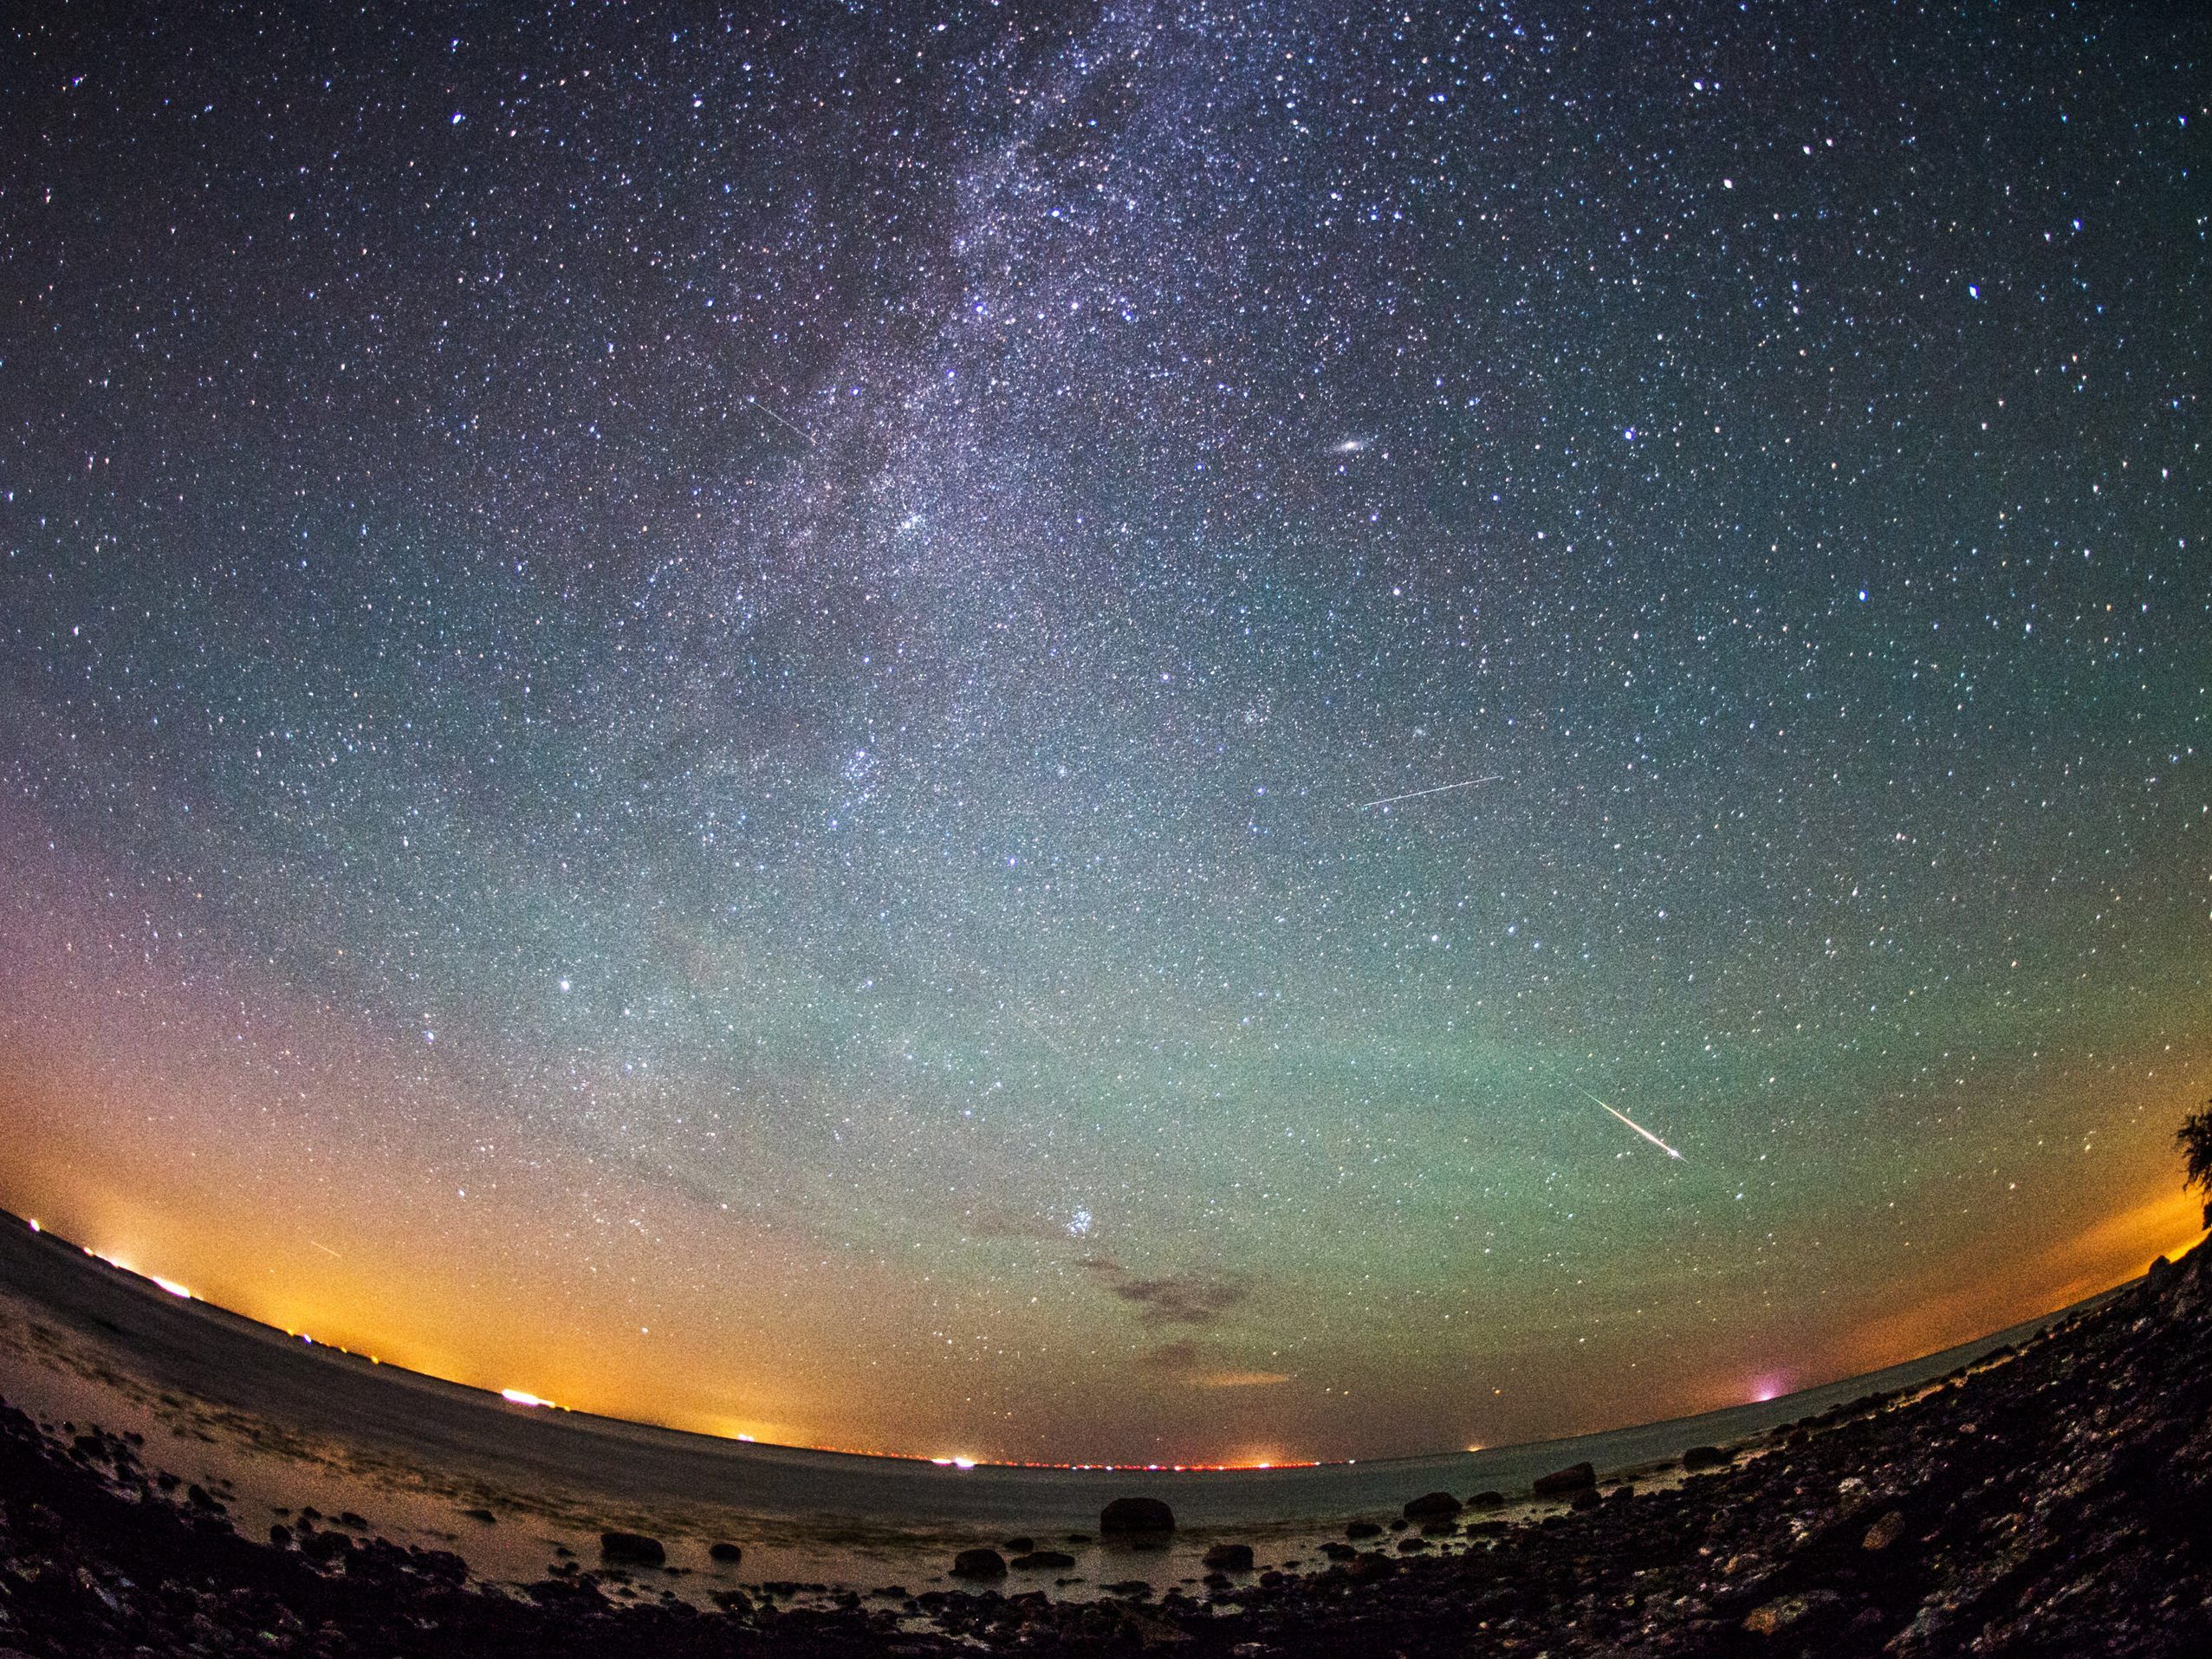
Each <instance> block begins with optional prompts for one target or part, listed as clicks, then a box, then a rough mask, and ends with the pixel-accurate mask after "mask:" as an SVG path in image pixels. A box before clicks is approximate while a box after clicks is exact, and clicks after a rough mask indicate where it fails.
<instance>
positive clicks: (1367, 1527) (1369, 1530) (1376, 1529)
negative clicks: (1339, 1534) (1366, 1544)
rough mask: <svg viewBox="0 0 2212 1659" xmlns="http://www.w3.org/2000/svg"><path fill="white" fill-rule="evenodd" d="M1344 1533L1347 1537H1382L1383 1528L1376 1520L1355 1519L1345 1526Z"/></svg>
mask: <svg viewBox="0 0 2212 1659" xmlns="http://www.w3.org/2000/svg"><path fill="white" fill-rule="evenodd" d="M1344 1535H1345V1536H1346V1538H1380V1537H1381V1536H1382V1535H1383V1529H1382V1527H1381V1526H1380V1525H1379V1524H1378V1523H1377V1522H1375V1521H1372V1520H1355V1521H1352V1522H1351V1523H1350V1524H1349V1525H1347V1526H1346V1527H1345V1529H1344Z"/></svg>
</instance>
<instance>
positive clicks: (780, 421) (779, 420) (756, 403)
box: [745, 393, 814, 450]
mask: <svg viewBox="0 0 2212 1659" xmlns="http://www.w3.org/2000/svg"><path fill="white" fill-rule="evenodd" d="M745 401H746V402H747V403H749V404H750V405H752V406H753V407H754V408H756V409H757V410H759V411H760V412H761V413H762V414H763V415H766V416H767V417H768V418H769V419H770V420H772V421H774V422H775V424H777V425H778V426H781V427H782V428H783V430H784V431H787V432H788V433H790V434H791V435H792V436H793V437H795V438H797V439H799V440H800V442H801V443H803V444H805V445H806V446H807V447H808V449H810V450H811V449H813V448H814V439H813V438H811V437H808V435H807V434H806V433H805V432H804V431H801V430H800V429H799V428H798V427H796V426H794V425H793V424H791V423H790V422H789V421H788V420H786V419H784V418H783V417H782V416H781V415H779V414H777V413H776V412H775V410H773V409H771V408H769V406H768V405H766V404H764V403H762V401H761V400H760V399H758V398H756V397H754V396H752V395H751V394H750V393H748V394H747V395H746V398H745Z"/></svg>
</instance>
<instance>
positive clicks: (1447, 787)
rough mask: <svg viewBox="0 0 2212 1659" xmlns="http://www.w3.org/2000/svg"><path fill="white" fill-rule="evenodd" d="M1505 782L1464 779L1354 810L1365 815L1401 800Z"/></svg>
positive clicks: (1362, 804)
mask: <svg viewBox="0 0 2212 1659" xmlns="http://www.w3.org/2000/svg"><path fill="white" fill-rule="evenodd" d="M1504 781H1505V780H1504V779H1503V778H1502V777H1495V778H1462V779H1461V780H1460V781H1458V782H1457V783H1440V784H1438V785H1437V787H1435V788H1433V789H1410V790H1408V791H1407V792H1406V793H1405V794H1402V795H1385V796H1384V797H1383V798H1382V799H1381V800H1363V801H1361V802H1360V803H1359V805H1358V806H1357V807H1353V808H1352V811H1354V812H1356V813H1364V812H1368V811H1371V810H1372V808H1374V807H1393V806H1396V805H1397V804H1398V802H1399V801H1401V800H1420V799H1421V797H1422V796H1424V795H1441V794H1449V793H1450V791H1452V790H1454V789H1472V788H1473V787H1475V786H1476V784H1478V783H1503V782H1504Z"/></svg>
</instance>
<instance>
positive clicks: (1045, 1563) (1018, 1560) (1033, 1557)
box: [1007, 1550, 1075, 1572]
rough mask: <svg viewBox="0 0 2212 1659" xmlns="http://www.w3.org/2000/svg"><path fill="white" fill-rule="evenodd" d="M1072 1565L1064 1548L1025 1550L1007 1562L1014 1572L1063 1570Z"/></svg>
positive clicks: (1072, 1559)
mask: <svg viewBox="0 0 2212 1659" xmlns="http://www.w3.org/2000/svg"><path fill="white" fill-rule="evenodd" d="M1007 1565H1009V1566H1010V1567H1012V1568H1013V1569H1014V1570H1015V1572H1066V1571H1067V1569H1068V1568H1070V1567H1072V1566H1074V1565H1075V1558H1074V1556H1072V1555H1070V1554H1068V1553H1067V1551H1065V1550H1025V1551H1024V1552H1022V1553H1021V1554H1020V1555H1017V1556H1015V1558H1014V1559H1012V1560H1011V1561H1009V1562H1008V1563H1007Z"/></svg>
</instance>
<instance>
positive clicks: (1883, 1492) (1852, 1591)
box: [0, 1247, 2212, 1659]
mask: <svg viewBox="0 0 2212 1659" xmlns="http://www.w3.org/2000/svg"><path fill="white" fill-rule="evenodd" d="M2208 1408H2212V1248H2207V1247H2199V1248H2198V1249H2197V1250H2196V1251H2194V1252H2193V1253H2191V1254H2190V1255H2189V1256H2188V1257H2185V1258H2184V1259H2183V1260H2182V1261H2181V1262H2180V1263H2179V1264H2176V1265H2174V1266H2167V1265H2166V1264H2164V1263H2163V1262H2162V1263H2161V1264H2160V1266H2159V1267H2157V1269H2155V1270H2154V1271H2153V1272H2152V1273H2151V1275H2150V1278H2149V1279H2148V1280H2145V1281H2144V1283H2142V1284H2141V1285H2139V1286H2136V1287H2134V1288H2131V1289H2130V1290H2129V1291H2127V1292H2125V1293H2122V1294H2120V1295H2118V1296H2116V1297H2114V1298H2113V1299H2110V1300H2108V1301H2106V1302H2105V1303H2104V1304H2102V1305H2100V1306H2098V1307H2097V1308H2095V1309H2094V1310H2093V1311H2091V1312H2086V1313H2083V1314H2080V1315H2079V1316H2077V1317H2075V1318H2073V1319H2071V1320H2069V1321H2067V1322H2066V1323H2065V1324H2063V1325H2057V1326H2054V1327H2053V1328H2052V1329H2050V1330H2049V1331H2047V1332H2045V1333H2044V1334H2043V1335H2041V1336H2040V1337H2038V1338H2035V1339H2034V1340H2033V1341H2031V1342H2029V1343H2027V1344H2026V1345H2023V1346H2022V1347H2021V1348H2019V1349H2017V1350H2001V1351H1999V1352H1998V1353H1997V1354H1996V1355H1994V1356H1992V1357H1991V1358H1990V1359H1989V1360H1988V1361H1985V1362H1983V1363H1982V1364H1980V1365H1977V1366H1976V1367H1975V1368H1974V1369H1973V1370H1972V1371H1970V1372H1969V1373H1966V1374H1955V1375H1954V1376H1953V1377H1949V1378H1947V1379H1944V1380H1943V1382H1941V1383H1939V1384H1934V1385H1932V1386H1930V1388H1927V1389H1924V1390H1908V1391H1907V1392H1905V1393H1904V1394H1902V1395H1899V1396H1895V1397H1869V1398H1867V1399H1865V1400H1862V1401H1858V1402H1857V1403H1853V1404H1852V1405H1850V1406H1846V1407H1843V1408H1839V1410H1833V1411H1830V1412H1827V1413H1825V1414H1823V1415H1822V1416H1820V1417H1818V1418H1813V1419H1808V1420H1807V1421H1804V1422H1799V1423H1796V1424H1794V1425H1790V1426H1788V1427H1787V1428H1785V1429H1781V1430H1778V1431H1776V1432H1775V1433H1774V1434H1773V1435H1768V1436H1764V1437H1762V1438H1761V1440H1760V1441H1758V1442H1754V1443H1752V1444H1750V1445H1748V1446H1745V1447H1742V1448H1723V1449H1722V1450H1720V1451H1718V1452H1710V1451H1708V1452H1703V1453H1702V1454H1701V1455H1699V1456H1697V1457H1696V1458H1694V1459H1692V1460H1691V1461H1692V1462H1693V1463H1703V1464H1717V1465H1718V1467H1716V1468H1710V1469H1709V1470H1708V1471H1706V1472H1700V1473H1694V1474H1687V1475H1686V1476H1685V1478H1683V1480H1682V1481H1681V1482H1680V1484H1679V1485H1658V1486H1651V1485H1647V1486H1646V1487H1645V1488H1644V1489H1643V1490H1636V1489H1633V1488H1631V1487H1627V1486H1625V1485H1623V1484H1621V1483H1618V1482H1611V1483H1601V1485H1600V1486H1591V1485H1586V1484H1583V1483H1581V1482H1578V1481H1576V1480H1575V1479H1574V1478H1573V1475H1572V1474H1569V1475H1568V1476H1567V1478H1566V1479H1565V1480H1563V1481H1560V1483H1559V1487H1558V1489H1559V1490H1560V1494H1561V1500H1560V1501H1559V1502H1558V1503H1557V1504H1556V1506H1555V1507H1548V1508H1547V1512H1545V1513H1539V1514H1538V1515H1537V1516H1536V1517H1535V1518H1534V1519H1530V1520H1526V1521H1521V1522H1508V1521H1506V1520H1499V1519H1496V1518H1495V1516H1489V1515H1487V1514H1486V1512H1485V1511H1484V1509H1482V1507H1480V1506H1479V1505H1468V1504H1467V1500H1468V1499H1469V1498H1473V1497H1474V1496H1475V1495H1476V1494H1464V1495H1460V1494H1407V1496H1408V1500H1409V1506H1408V1514H1407V1515H1406V1516H1403V1517H1399V1518H1398V1519H1397V1520H1395V1521H1394V1522H1393V1523H1392V1525H1391V1526H1388V1527H1378V1526H1374V1525H1372V1524H1369V1525H1363V1526H1355V1527H1353V1528H1352V1529H1351V1531H1352V1533H1353V1534H1356V1535H1357V1536H1356V1537H1349V1536H1348V1537H1347V1539H1345V1540H1344V1541H1342V1542H1339V1543H1335V1544H1332V1545H1330V1546H1326V1548H1325V1550H1324V1552H1323V1554H1324V1557H1325V1564H1324V1563H1323V1562H1316V1563H1315V1564H1314V1566H1315V1568H1316V1570H1314V1571H1312V1572H1298V1573H1285V1572H1265V1573H1262V1574H1260V1575H1259V1576H1258V1577H1257V1578H1254V1577H1253V1576H1252V1575H1250V1574H1249V1573H1241V1572H1234V1571H1233V1570H1227V1571H1222V1572H1216V1573H1214V1574H1212V1575H1210V1578H1209V1580H1208V1584H1207V1586H1206V1587H1205V1588H1203V1589H1201V1590H1197V1591H1193V1592H1190V1593H1186V1592H1184V1591H1172V1592H1171V1593H1169V1594H1168V1595H1166V1596H1164V1597H1158V1598H1157V1599H1153V1598H1151V1593H1150V1591H1147V1590H1145V1588H1144V1586H1142V1585H1137V1584H1132V1585H1131V1586H1128V1587H1127V1589H1126V1592H1125V1593H1124V1594H1122V1595H1119V1596H1116V1597H1109V1598H1108V1599H1106V1601H1103V1602H1094V1603H1087V1604H1086V1603H1075V1602H1054V1601H1050V1600H1048V1599H1047V1598H1046V1597H1044V1596H1043V1595H1042V1594H1041V1593H1034V1592H1033V1593H1028V1594H1020V1595H1006V1594H1003V1593H1002V1592H1001V1591H998V1590H996V1589H993V1588H989V1587H988V1586H987V1585H979V1586H978V1587H976V1588H970V1589H962V1590H958V1591H932V1592H930V1593H927V1594H924V1595H921V1596H918V1597H912V1596H909V1595H907V1594H906V1593H905V1591H903V1590H898V1589H895V1588H886V1589H885V1590H879V1591H874V1592H872V1593H871V1594H868V1595H865V1596H864V1595H860V1594H854V1593H847V1594H846V1595H843V1596H841V1597H835V1598H834V1599H831V1600H829V1601H827V1602H816V1601H815V1600H814V1598H811V1597H805V1596H803V1595H795V1593H794V1592H796V1591H798V1589H799V1587H798V1586H788V1587H784V1589H783V1590H782V1593H778V1592H777V1591H775V1590H772V1589H770V1588H769V1587H763V1589H762V1593H760V1594H759V1595H757V1596H756V1597H748V1596H743V1595H736V1594H731V1595H727V1596H725V1597H723V1600H724V1601H725V1602H726V1604H727V1605H726V1606H725V1608H724V1609H723V1610H722V1611H719V1612H700V1611H698V1610H695V1609H693V1608H691V1607H689V1606H687V1605H685V1604H683V1603H680V1602H678V1601H676V1600H675V1599H674V1598H673V1597H672V1596H667V1595H665V1593H664V1587H663V1586H661V1585H658V1584H656V1583H655V1582H654V1579H655V1569H653V1568H652V1566H650V1565H645V1562H648V1561H650V1559H652V1557H651V1552H646V1553H645V1556H644V1558H643V1559H642V1560H640V1559H638V1558H637V1557H636V1556H635V1555H634V1554H633V1556H632V1560H631V1561H630V1563H629V1564H628V1565H611V1564H610V1563H607V1562H602V1563H600V1564H599V1565H597V1566H595V1567H593V1568H589V1569H587V1567H586V1566H585V1565H583V1564H581V1563H578V1562H561V1563H558V1564H555V1571H554V1572H553V1575H552V1576H550V1577H548V1578H547V1579H546V1580H545V1581H544V1582H543V1583H542V1584H535V1585H532V1586H530V1587H529V1589H528V1590H527V1591H524V1592H522V1593H521V1594H519V1595H517V1594H510V1593H506V1592H503V1591H493V1590H487V1589H484V1588H482V1587H478V1586H473V1585H471V1584H470V1583H469V1582H468V1581H467V1578H466V1575H465V1572H464V1568H463V1565H462V1563H461V1562H460V1560H459V1559H457V1558H456V1557H453V1556H451V1555H446V1554H443V1553H440V1552H431V1551H423V1550H410V1549H402V1548H399V1547H398V1546H394V1545H392V1544H390V1543H387V1542H386V1541H384V1540H382V1539H377V1538H375V1537H374V1536H373V1535H370V1534H369V1533H367V1528H366V1526H356V1525H353V1524H352V1523H353V1522H354V1520H355V1518H354V1517H339V1518H336V1520H326V1519H325V1518H322V1517H318V1516H316V1515H315V1514H314V1513H312V1512H311V1511H310V1512H306V1513H303V1514H302V1515H301V1516H299V1517H297V1518H295V1520H294V1521H293V1522H292V1523H290V1524H287V1525H281V1526H278V1527H277V1528H276V1529H274V1530H273V1532H272V1534H271V1537H270V1539H269V1541H263V1540H262V1539H246V1538H243V1537H241V1536H239V1534H238V1533H237V1532H236V1531H235V1530H234V1529H233V1527H232V1526H231V1524H230V1520H228V1518H227V1517H226V1515H225V1514H224V1510H223V1504H222V1499H221V1495H220V1494H209V1493H206V1492H203V1491H201V1490H199V1489H198V1487H182V1486H181V1485H180V1483H178V1481H176V1480H175V1478H174V1477H173V1476H169V1475H165V1474H163V1473H161V1472H160V1471H157V1470H150V1469H147V1468H144V1467H143V1466H142V1463H141V1460H140V1458H139V1455H138V1451H137V1448H136V1447H135V1445H134V1444H133V1442H131V1441H130V1440H129V1439H128V1438H126V1437H118V1436H114V1435H106V1434H102V1433H101V1432H100V1431H98V1430H97V1429H88V1430H86V1431H85V1432H82V1433H76V1432H75V1431H74V1429H73V1430H72V1433H71V1435H69V1436H68V1437H66V1438H65V1439H63V1440H56V1439H55V1438H52V1437H49V1435H46V1434H44V1433H42V1431H41V1430H40V1429H39V1428H38V1426H37V1425H36V1424H35V1423H34V1422H31V1420H30V1419H29V1418H28V1417H26V1416H23V1414H22V1413H21V1412H19V1411H16V1410H12V1409H6V1410H0V1659H10V1656H11V1655H13V1654H16V1653H22V1654H29V1655H37V1656H46V1655H70V1656H74V1655H80V1654H100V1655H109V1654H114V1655H146V1654H156V1655H163V1656H166V1655H172V1654H203V1655H222V1654H254V1655H256V1656H266V1655H269V1654H301V1655H328V1656H376V1659H386V1656H394V1655H416V1654H426V1655H444V1654H451V1655H455V1656H461V1655H467V1656H490V1655H509V1654H511V1655H525V1654H528V1655H568V1654H574V1655H580V1656H581V1655H589V1656H592V1659H620V1656H626V1655H633V1654H634V1655H640V1656H644V1655H651V1656H653V1659H682V1656H689V1655H706V1654H716V1655H754V1654H757V1655H762V1656H775V1659H799V1656H813V1655H833V1654H834V1655H844V1654H864V1653H865V1654H879V1653H892V1654H897V1653H905V1654H915V1655H927V1654H952V1653H957V1652H965V1653H970V1654H972V1653H973V1652H974V1651H975V1650H976V1648H977V1646H979V1645H980V1646H982V1647H984V1648H987V1649H1025V1650H1028V1649H1037V1650H1044V1651H1067V1652H1072V1653H1089V1652H1107V1651H1128V1650H1132V1649H1175V1650H1176V1651H1177V1653H1178V1654H1181V1655H1186V1656H1190V1659H1200V1656H1205V1655H1211V1654H1217V1653H1225V1654H1229V1655H1236V1656H1240V1659H1242V1656H1249V1659H1260V1656H1272V1655H1284V1656H1302V1655H1321V1654H1327V1655H1329V1656H1331V1659H1345V1656H1357V1655H1364V1654H1385V1655H1387V1654H1404V1655H1409V1656H1411V1655H1420V1654H1430V1653H1450V1654H1453V1655H1473V1656H1482V1655H1488V1654H1493V1653H1495V1654H1525V1655H1531V1656H1534V1655H1537V1654H1548V1655H1551V1656H1555V1659H1560V1656H1568V1655H1596V1654H1606V1655H1630V1654H1638V1655H1674V1654H1761V1655H1768V1654H1771V1655H1777V1656H1780V1655H1797V1654H1822V1655H1826V1654H1874V1653H1889V1654H1897V1655H1936V1654H1953V1653H1969V1652H1971V1653H1976V1654H2049V1655H2087V1654H2118V1655H2151V1654H2157V1655H2190V1656H2202V1655H2206V1654H2212V1416H2209V1415H2208ZM1577 1487H1580V1489H1579V1490H1577V1489H1576V1488H1577ZM1570 1492H1571V1493H1572V1494H1573V1495H1572V1496H1571V1497H1568V1496H1567V1495H1566V1494H1567V1493H1570ZM1483 1496H1484V1500H1485V1501H1490V1500H1491V1499H1490V1497H1489V1494H1483ZM1463 1505H1466V1506H1467V1507H1462V1506H1463ZM635 1542H636V1543H639V1544H643V1543H645V1542H648V1541H647V1540H636V1541H635ZM620 1553H621V1552H620V1551H619V1549H618V1550H617V1551H615V1552H613V1555H614V1556H618V1557H619V1554H620ZM1216 1554H1217V1555H1218V1556H1219V1557H1220V1565H1223V1567H1224V1568H1226V1569H1233V1568H1234V1567H1235V1566H1236V1565H1237V1552H1236V1547H1235V1546H1227V1547H1226V1548H1225V1549H1223V1550H1221V1551H1217V1552H1216ZM1245 1559H1249V1558H1245ZM970 1565H971V1566H973V1567H975V1568H976V1569H977V1570H980V1571H981V1572H984V1573H985V1574H988V1573H989V1571H990V1565H991V1564H990V1563H989V1562H987V1561H986V1562H980V1563H971V1564H970ZM1140 1591H1141V1592H1142V1593H1141V1594H1140V1593H1138V1592H1140Z"/></svg>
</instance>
